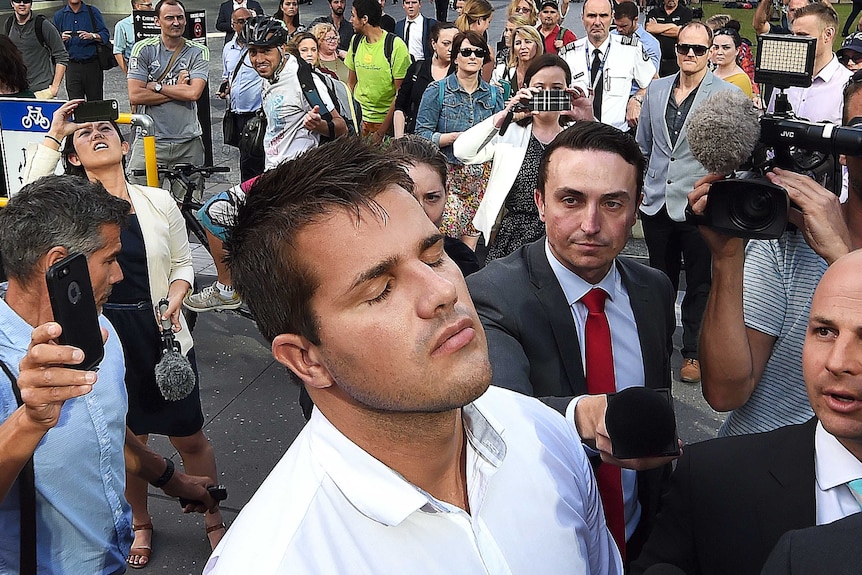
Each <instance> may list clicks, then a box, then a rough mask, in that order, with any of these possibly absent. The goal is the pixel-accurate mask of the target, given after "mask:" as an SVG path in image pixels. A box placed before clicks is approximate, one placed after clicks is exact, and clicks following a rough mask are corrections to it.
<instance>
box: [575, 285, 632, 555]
mask: <svg viewBox="0 0 862 575" xmlns="http://www.w3.org/2000/svg"><path fill="white" fill-rule="evenodd" d="M607 297H608V294H607V293H606V292H605V291H604V290H602V289H599V288H593V289H591V290H590V291H589V292H587V294H586V295H585V296H584V297H582V298H581V303H583V304H584V305H585V306H587V310H588V312H589V313H588V314H587V322H586V326H585V330H584V331H585V339H586V340H587V341H586V344H585V349H586V364H587V365H586V376H587V393H589V394H590V395H597V394H600V393H614V392H615V391H616V385H615V383H614V354H613V349H612V348H611V328H610V326H609V325H608V318H607V317H606V316H605V299H606V298H607ZM596 479H597V480H598V484H599V493H600V494H601V497H602V505H603V506H604V508H605V519H606V521H607V524H608V529H610V531H611V535H613V537H614V540H615V541H616V542H617V546H618V547H619V548H620V553H621V554H622V557H623V561H625V558H626V521H625V513H624V512H623V486H622V476H621V474H620V468H619V467H617V466H616V465H612V464H609V463H604V464H602V465H599V467H598V470H597V471H596Z"/></svg>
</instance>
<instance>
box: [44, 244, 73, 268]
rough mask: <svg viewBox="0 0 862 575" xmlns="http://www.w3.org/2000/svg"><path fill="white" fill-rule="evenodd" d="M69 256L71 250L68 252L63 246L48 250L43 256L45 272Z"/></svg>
mask: <svg viewBox="0 0 862 575" xmlns="http://www.w3.org/2000/svg"><path fill="white" fill-rule="evenodd" d="M68 255H69V250H67V249H66V248H65V247H63V246H54V247H53V248H51V249H50V250H48V251H47V253H45V255H44V256H42V257H43V259H44V262H45V271H48V268H49V267H51V266H52V265H54V264H55V263H57V262H59V261H60V260H62V259H64V258H65V257H66V256H68Z"/></svg>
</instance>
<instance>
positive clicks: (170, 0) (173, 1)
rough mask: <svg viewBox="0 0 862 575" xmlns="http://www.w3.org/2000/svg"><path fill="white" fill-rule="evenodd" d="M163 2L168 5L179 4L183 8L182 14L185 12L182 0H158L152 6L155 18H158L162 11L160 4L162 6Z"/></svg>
mask: <svg viewBox="0 0 862 575" xmlns="http://www.w3.org/2000/svg"><path fill="white" fill-rule="evenodd" d="M165 4H167V5H168V6H179V7H180V8H182V9H183V14H185V13H186V7H185V6H184V5H183V3H182V2H180V0H159V1H158V2H157V3H156V7H155V8H153V12H155V13H156V18H158V17H159V15H160V14H161V13H162V6H164V5H165Z"/></svg>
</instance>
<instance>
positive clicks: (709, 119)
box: [687, 90, 760, 175]
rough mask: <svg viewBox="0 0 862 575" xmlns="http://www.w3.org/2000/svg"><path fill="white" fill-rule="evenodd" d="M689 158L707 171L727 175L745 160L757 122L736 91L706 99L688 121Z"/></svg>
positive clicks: (754, 139)
mask: <svg viewBox="0 0 862 575" xmlns="http://www.w3.org/2000/svg"><path fill="white" fill-rule="evenodd" d="M687 130H688V144H689V148H690V149H691V154H692V156H694V158H695V159H696V160H697V161H698V162H700V163H701V164H702V165H703V167H704V168H706V169H707V170H708V171H710V172H713V173H716V174H723V175H728V174H730V173H732V172H733V171H734V170H736V169H738V168H739V166H740V165H742V164H743V163H744V162H745V161H746V160H747V159H748V158H749V156H751V152H752V151H753V150H754V147H755V146H756V145H757V142H758V140H759V139H760V121H759V119H758V116H757V111H756V110H755V109H754V105H753V104H752V103H751V100H749V99H748V97H747V96H746V95H745V94H743V93H742V92H741V91H740V90H724V91H721V92H716V93H715V94H713V95H711V96H710V97H709V98H707V99H706V100H705V101H704V102H703V104H701V105H700V107H698V108H697V109H696V110H695V111H694V112H692V113H691V115H690V116H689V119H688V128H687Z"/></svg>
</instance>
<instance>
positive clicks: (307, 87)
mask: <svg viewBox="0 0 862 575" xmlns="http://www.w3.org/2000/svg"><path fill="white" fill-rule="evenodd" d="M297 60H298V62H299V68H298V69H297V71H296V76H297V78H298V79H299V84H300V86H301V87H302V95H303V96H305V100H306V102H308V104H309V105H310V106H311V107H312V108H313V107H314V106H317V107H318V108H319V109H320V111H321V113H320V117H321V118H323V119H324V120H325V121H327V122H331V121H332V113H330V112H329V110H328V109H327V107H326V104H324V103H323V99H322V98H321V97H320V93H319V92H318V90H317V84H315V83H314V76H317V77H318V78H319V79H320V80H321V81H322V82H323V83H324V84H325V85H326V89H327V91H328V92H329V99H330V100H332V103H333V105H334V106H335V111H336V112H338V114H339V115H340V116H341V117H342V118H343V119H344V121H345V123H346V124H347V135H348V136H355V135H356V127H355V124H354V122H353V116H354V114H355V112H352V111H351V110H345V109H344V108H345V107H344V106H343V105H342V103H341V99H340V98H339V96H338V93H337V91H336V87H335V81H334V80H333V79H332V78H330V77H328V76H327V75H326V74H322V73H320V72H318V71H317V70H315V69H314V68H313V67H312V66H311V64H309V63H308V62H306V61H305V60H303V59H302V58H297ZM329 141H330V139H329V137H328V136H321V137H320V143H321V144H323V143H326V142H329Z"/></svg>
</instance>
